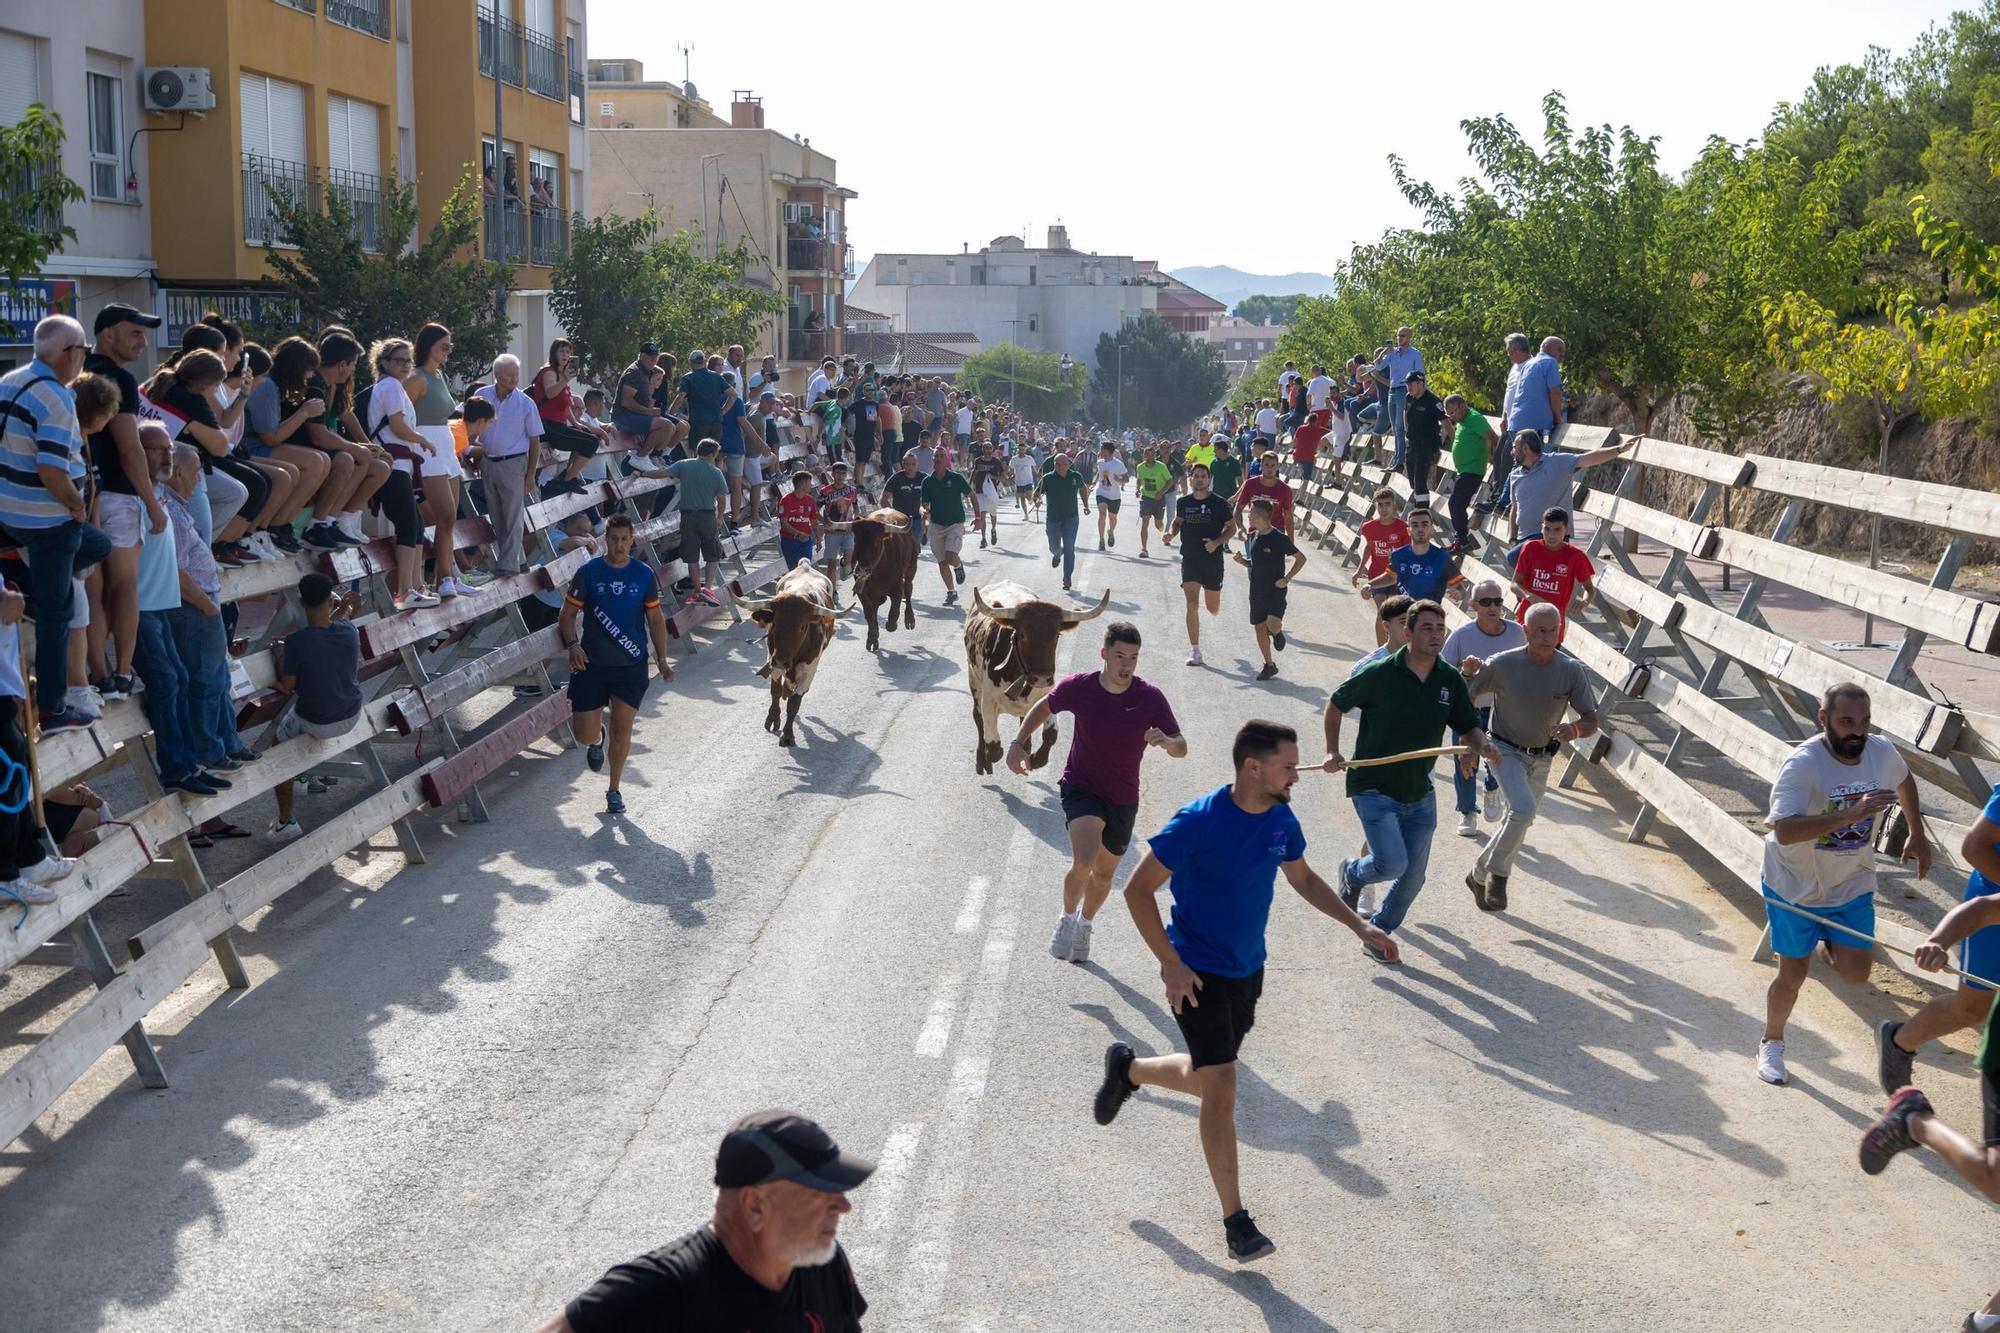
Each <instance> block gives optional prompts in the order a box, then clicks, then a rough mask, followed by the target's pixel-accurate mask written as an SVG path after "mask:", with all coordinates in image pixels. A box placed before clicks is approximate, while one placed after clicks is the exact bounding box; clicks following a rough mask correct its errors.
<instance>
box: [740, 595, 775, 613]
mask: <svg viewBox="0 0 2000 1333" xmlns="http://www.w3.org/2000/svg"><path fill="white" fill-rule="evenodd" d="M776 600H777V599H776V598H774V597H738V598H737V599H736V604H737V605H738V606H747V607H749V608H750V609H751V610H752V611H760V610H762V609H763V608H765V607H767V606H769V605H770V604H771V603H772V602H774V601H776Z"/></svg>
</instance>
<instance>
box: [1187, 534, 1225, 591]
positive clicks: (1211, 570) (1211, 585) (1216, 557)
mask: <svg viewBox="0 0 2000 1333" xmlns="http://www.w3.org/2000/svg"><path fill="white" fill-rule="evenodd" d="M1222 559H1223V553H1222V552H1221V551H1204V550H1202V549H1201V543H1200V542H1198V541H1197V542H1192V543H1190V544H1189V545H1184V546H1183V547H1182V548H1181V582H1182V583H1199V584H1200V585H1201V586H1202V587H1204V588H1206V589H1208V590H1209V591H1210V592H1221V591H1222V571H1223V563H1222Z"/></svg>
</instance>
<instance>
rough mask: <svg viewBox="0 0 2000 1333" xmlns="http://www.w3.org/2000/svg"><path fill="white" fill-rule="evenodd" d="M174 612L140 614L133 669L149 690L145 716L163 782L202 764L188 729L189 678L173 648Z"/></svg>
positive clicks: (175, 778) (179, 776) (185, 773)
mask: <svg viewBox="0 0 2000 1333" xmlns="http://www.w3.org/2000/svg"><path fill="white" fill-rule="evenodd" d="M173 614H174V613H173V612H172V611H141V612H140V613H139V643H138V646H137V649H136V650H135V651H134V652H133V654H132V667H133V669H134V670H135V671H137V672H138V673H139V679H140V680H141V681H143V682H144V683H145V686H146V716H147V717H148V718H150V719H151V720H152V723H153V757H154V758H155V759H156V760H157V761H158V763H159V765H160V780H161V781H162V782H178V781H179V780H180V779H182V778H184V777H187V776H189V775H190V774H192V773H193V772H194V771H195V770H196V769H197V768H198V767H200V765H199V763H198V762H197V760H196V758H195V745H194V738H193V736H192V735H191V734H190V732H189V729H188V675H187V672H186V670H185V669H183V668H182V666H181V655H180V650H179V649H177V648H175V647H174V629H173V623H172V621H171V620H170V617H171V616H172V615H173Z"/></svg>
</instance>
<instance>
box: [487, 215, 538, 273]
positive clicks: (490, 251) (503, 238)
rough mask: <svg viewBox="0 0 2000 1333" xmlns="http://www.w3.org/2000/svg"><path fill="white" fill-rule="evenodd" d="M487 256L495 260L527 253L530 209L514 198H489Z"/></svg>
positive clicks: (511, 260) (517, 258) (510, 259)
mask: <svg viewBox="0 0 2000 1333" xmlns="http://www.w3.org/2000/svg"><path fill="white" fill-rule="evenodd" d="M486 257H487V258H488V259H489V260H492V261H493V262H494V263H496V264H518V263H520V262H521V261H522V260H524V259H526V258H527V257H528V212H527V210H526V209H524V208H522V207H521V206H520V205H519V204H517V203H515V202H514V201H513V200H511V199H508V200H504V201H503V200H499V199H488V200H487V201H486Z"/></svg>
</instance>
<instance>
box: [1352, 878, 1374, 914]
mask: <svg viewBox="0 0 2000 1333" xmlns="http://www.w3.org/2000/svg"><path fill="white" fill-rule="evenodd" d="M1354 914H1355V915H1356V916H1358V917H1360V918H1361V919H1362V920H1364V921H1365V920H1367V919H1368V918H1369V917H1371V916H1374V915H1375V886H1374V885H1373V884H1363V885H1362V886H1361V892H1360V895H1359V896H1358V897H1357V898H1356V899H1355V900H1354Z"/></svg>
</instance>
